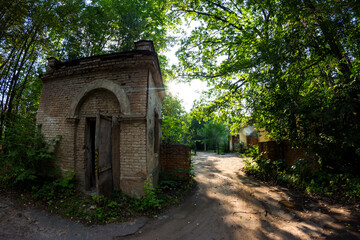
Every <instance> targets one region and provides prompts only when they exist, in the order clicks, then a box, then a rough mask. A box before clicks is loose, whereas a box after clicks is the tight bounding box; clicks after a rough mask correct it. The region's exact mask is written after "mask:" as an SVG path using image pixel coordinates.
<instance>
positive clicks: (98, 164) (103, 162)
mask: <svg viewBox="0 0 360 240" xmlns="http://www.w3.org/2000/svg"><path fill="white" fill-rule="evenodd" d="M111 130H112V119H111V118H108V117H105V116H102V115H100V114H99V115H98V116H97V118H96V133H95V150H96V156H95V171H96V174H95V176H96V178H97V179H96V189H97V192H98V194H99V195H104V196H110V194H111V193H112V191H113V174H112V131H111Z"/></svg>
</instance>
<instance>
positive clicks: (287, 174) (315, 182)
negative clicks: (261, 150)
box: [244, 157, 360, 201]
mask: <svg viewBox="0 0 360 240" xmlns="http://www.w3.org/2000/svg"><path fill="white" fill-rule="evenodd" d="M310 163H312V162H311V161H309V160H300V161H298V162H297V163H296V164H294V165H293V166H291V167H289V166H287V164H286V162H285V160H284V159H278V160H276V161H271V160H268V159H263V158H260V157H258V158H255V159H253V160H252V161H251V160H247V161H246V165H245V167H244V170H245V171H246V172H247V173H248V174H251V175H255V176H256V177H258V178H260V179H261V180H264V181H271V182H273V183H275V184H280V185H286V186H289V187H295V188H298V189H301V190H304V191H305V192H307V193H313V194H320V195H325V196H328V197H332V198H336V199H338V200H340V199H342V200H350V201H354V200H359V199H360V178H359V177H357V176H355V175H352V174H350V173H347V174H337V173H331V172H327V171H326V170H324V169H322V168H321V167H319V168H318V169H316V170H314V168H312V167H311V166H310Z"/></svg>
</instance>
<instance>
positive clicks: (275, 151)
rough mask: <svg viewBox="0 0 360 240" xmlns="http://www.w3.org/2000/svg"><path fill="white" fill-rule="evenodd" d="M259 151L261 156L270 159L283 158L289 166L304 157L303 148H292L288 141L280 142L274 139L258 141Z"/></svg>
mask: <svg viewBox="0 0 360 240" xmlns="http://www.w3.org/2000/svg"><path fill="white" fill-rule="evenodd" d="M259 153H260V156H261V157H262V158H266V159H270V160H271V161H274V160H277V159H285V161H286V163H287V164H288V165H289V166H290V165H292V164H294V163H295V162H297V161H298V160H300V159H303V158H305V150H304V149H303V148H292V147H291V143H290V142H288V141H287V142H280V143H278V142H275V141H268V142H260V143H259Z"/></svg>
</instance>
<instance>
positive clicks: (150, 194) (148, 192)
mask: <svg viewBox="0 0 360 240" xmlns="http://www.w3.org/2000/svg"><path fill="white" fill-rule="evenodd" d="M161 202H162V201H161V200H159V199H158V198H157V196H156V193H155V188H154V187H153V185H152V182H151V180H150V179H147V180H146V181H145V182H144V197H143V198H142V199H140V200H137V201H135V202H134V203H135V207H136V208H137V209H138V210H140V211H151V212H156V211H157V210H159V209H160V208H161V207H160V204H161Z"/></svg>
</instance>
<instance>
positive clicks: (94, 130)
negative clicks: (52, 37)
mask: <svg viewBox="0 0 360 240" xmlns="http://www.w3.org/2000/svg"><path fill="white" fill-rule="evenodd" d="M135 46H136V49H135V50H133V51H130V52H122V53H114V54H107V55H102V56H93V57H88V58H82V59H77V60H74V61H70V62H59V61H57V60H56V59H55V58H50V59H49V60H48V66H47V71H46V73H45V74H44V75H43V76H42V80H43V90H42V94H41V98H40V104H39V109H38V115H37V123H38V124H41V125H42V132H43V133H44V135H45V137H46V138H47V139H52V138H54V137H55V136H57V135H61V136H62V138H61V140H60V143H59V146H58V147H57V149H56V155H57V159H58V164H59V167H60V168H61V170H62V171H63V172H65V171H67V170H71V171H75V172H76V177H77V180H78V181H79V182H80V183H81V185H82V186H83V188H84V190H90V191H97V192H98V193H99V194H104V195H109V194H110V193H111V192H112V190H120V189H121V190H122V191H123V192H124V193H125V194H128V195H130V196H134V197H140V196H142V195H143V185H144V181H145V180H146V179H150V180H151V181H152V182H153V184H154V185H156V184H157V179H158V174H159V169H160V167H159V147H160V134H161V133H160V121H159V118H160V115H161V101H162V99H163V97H164V94H165V92H164V85H163V81H162V77H161V71H160V67H159V61H158V58H157V54H156V52H155V50H154V47H153V44H152V42H151V41H140V42H137V43H135Z"/></svg>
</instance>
